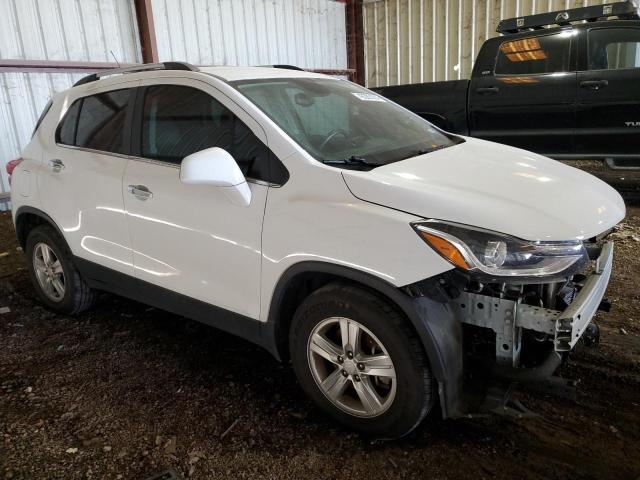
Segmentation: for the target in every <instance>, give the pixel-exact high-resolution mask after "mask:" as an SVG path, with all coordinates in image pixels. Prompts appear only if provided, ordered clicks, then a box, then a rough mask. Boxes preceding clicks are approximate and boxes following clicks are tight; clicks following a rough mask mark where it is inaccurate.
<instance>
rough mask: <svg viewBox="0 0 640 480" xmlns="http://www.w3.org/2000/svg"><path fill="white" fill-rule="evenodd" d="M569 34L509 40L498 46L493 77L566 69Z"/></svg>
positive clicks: (569, 47) (569, 45) (567, 66)
mask: <svg viewBox="0 0 640 480" xmlns="http://www.w3.org/2000/svg"><path fill="white" fill-rule="evenodd" d="M570 52H571V35H567V32H562V33H557V34H554V35H543V36H539V37H530V38H520V39H518V40H510V41H507V42H504V43H503V44H502V45H500V49H499V50H498V57H497V59H496V68H495V73H496V74H497V75H534V74H541V73H556V72H566V71H568V70H569V57H570Z"/></svg>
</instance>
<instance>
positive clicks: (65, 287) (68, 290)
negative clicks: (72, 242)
mask: <svg viewBox="0 0 640 480" xmlns="http://www.w3.org/2000/svg"><path fill="white" fill-rule="evenodd" d="M25 253H26V255H27V264H28V266H29V275H30V277H31V282H32V283H33V286H34V288H35V289H36V292H37V293H38V296H39V297H40V299H41V300H42V302H44V303H45V304H46V305H47V307H48V308H49V309H51V310H54V311H56V312H59V313H79V312H82V311H84V310H86V309H87V308H89V307H90V306H91V304H92V303H93V301H94V298H95V293H94V291H93V290H92V289H91V288H89V286H88V285H87V283H86V282H85V281H84V280H83V279H82V277H81V276H80V272H79V271H78V269H77V268H76V267H75V265H74V263H73V256H72V255H71V252H70V250H69V248H68V247H67V244H66V243H65V241H64V240H63V239H62V238H61V237H60V235H59V234H58V233H57V232H56V231H55V230H54V229H53V228H52V227H51V226H49V225H40V226H38V227H36V228H34V229H33V230H31V231H30V232H29V235H28V236H27V244H26V250H25Z"/></svg>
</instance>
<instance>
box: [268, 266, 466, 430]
mask: <svg viewBox="0 0 640 480" xmlns="http://www.w3.org/2000/svg"><path fill="white" fill-rule="evenodd" d="M306 273H317V274H329V275H333V276H336V277H341V278H343V279H346V280H351V281H353V282H357V283H359V284H361V285H364V286H366V287H369V288H371V289H372V290H374V291H376V292H377V293H379V294H381V295H384V296H385V297H386V298H388V299H389V300H390V301H391V302H393V303H394V304H395V305H396V307H398V308H399V309H400V310H401V311H402V313H404V315H405V316H406V317H407V318H408V319H409V321H410V322H411V324H412V326H413V327H414V330H415V331H416V333H417V334H418V337H419V339H420V341H421V343H422V345H423V347H424V350H425V353H426V354H427V357H428V359H429V364H430V367H431V370H432V373H433V375H434V376H435V378H436V379H437V380H438V383H439V396H440V403H441V408H442V414H443V417H445V418H446V417H458V416H461V415H463V407H462V405H461V401H462V380H463V376H462V363H463V362H462V359H463V356H462V326H461V324H460V322H459V321H457V320H456V318H455V316H454V313H453V311H452V310H451V308H450V307H449V306H448V305H447V304H443V303H439V302H436V301H434V300H431V299H429V298H426V297H421V298H411V297H409V296H408V295H407V294H405V293H404V292H403V291H402V290H400V289H398V288H397V287H395V286H394V285H392V284H390V283H388V282H386V281H384V280H382V279H380V278H378V277H375V276H373V275H370V274H368V273H364V272H361V271H359V270H355V269H352V268H349V267H345V266H341V265H335V264H331V263H324V262H314V261H308V262H300V263H297V264H295V265H293V266H291V267H289V268H288V269H287V270H286V271H285V272H284V273H283V274H282V276H281V277H280V279H279V281H278V283H277V285H276V287H275V289H274V292H273V296H272V297H271V306H270V309H269V317H268V321H267V328H266V329H265V330H264V334H265V335H267V336H271V338H266V339H265V341H266V343H267V344H268V345H273V346H274V347H275V346H276V345H277V343H278V337H279V336H280V335H281V332H279V331H278V325H279V323H280V322H282V321H283V320H284V319H281V318H280V312H281V309H282V306H283V304H284V301H285V298H286V294H287V290H288V289H289V287H290V286H291V285H292V282H294V281H295V277H296V276H298V275H300V274H306ZM276 355H277V354H276ZM277 356H278V357H279V355H277Z"/></svg>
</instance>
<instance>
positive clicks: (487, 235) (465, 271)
mask: <svg viewBox="0 0 640 480" xmlns="http://www.w3.org/2000/svg"><path fill="white" fill-rule="evenodd" d="M425 224H426V225H427V226H426V227H423V225H425ZM441 225H442V223H439V224H438V225H435V226H432V225H431V224H427V223H426V222H425V223H421V224H419V226H418V227H417V228H416V230H419V233H420V234H422V235H423V237H425V236H426V235H425V232H426V233H427V235H429V236H427V237H426V238H425V241H427V243H429V244H430V245H431V246H432V247H434V249H436V251H438V252H439V253H440V254H441V255H443V256H444V257H445V258H447V259H448V260H449V261H451V262H452V263H454V264H456V266H457V267H458V268H456V269H455V270H451V271H449V272H446V273H444V274H442V275H440V276H439V277H438V278H437V279H431V280H430V281H424V282H418V283H416V284H413V285H410V286H408V287H406V292H407V293H408V294H409V295H410V296H412V297H413V298H419V297H427V298H430V299H432V300H435V301H438V302H440V303H445V304H446V305H447V306H448V309H450V311H451V312H452V317H453V318H454V319H455V320H456V321H457V322H459V323H460V325H461V328H462V345H461V346H460V348H461V353H462V354H461V358H462V361H463V368H462V372H461V375H460V377H461V378H458V379H457V381H458V382H459V383H461V385H459V386H458V388H457V390H458V391H459V392H464V399H460V401H459V402H457V405H456V406H455V408H449V411H456V412H457V413H458V415H460V414H469V413H475V412H477V411H478V410H479V409H480V406H481V405H482V404H483V401H484V400H485V397H486V395H487V392H488V389H489V387H490V386H491V385H495V384H496V383H500V382H502V384H503V385H510V384H511V383H513V382H518V383H532V384H535V383H538V384H541V383H542V382H550V380H551V379H552V376H553V374H554V372H555V370H556V369H557V368H558V366H559V365H560V363H561V362H562V360H563V359H564V358H565V357H566V355H567V354H568V352H570V351H571V350H572V349H573V348H574V347H575V346H576V344H577V343H578V342H579V341H580V340H581V339H582V340H583V341H584V343H586V344H587V345H597V343H598V338H599V331H598V328H597V326H596V324H595V323H593V321H592V320H593V317H594V315H595V313H596V312H597V311H598V310H607V311H608V309H609V307H610V304H609V303H608V302H607V301H606V300H603V297H604V294H605V290H606V288H607V285H608V283H609V278H610V276H611V270H612V263H613V243H612V242H609V241H606V238H605V237H606V234H603V235H601V236H599V237H597V238H592V239H589V240H586V241H580V242H574V243H572V244H568V243H567V244H566V245H561V246H560V247H559V246H558V244H557V243H556V244H552V243H551V242H548V244H547V245H548V246H550V248H548V249H547V250H548V252H549V253H548V254H545V253H544V252H543V253H540V251H541V248H542V247H540V248H539V245H541V244H542V242H539V243H538V244H537V245H536V244H533V243H527V242H521V243H522V244H523V245H516V244H512V245H509V241H510V239H509V238H506V240H502V239H501V238H496V237H495V235H494V234H493V233H492V232H484V231H480V235H477V234H476V230H473V231H472V235H467V237H466V238H463V240H461V239H460V237H462V234H461V230H462V229H461V228H460V227H459V226H457V225H455V226H454V227H452V228H446V229H443V228H442V227H441ZM421 227H423V228H421ZM447 227H448V225H447ZM414 228H415V227H414ZM468 231H469V230H468V227H465V229H464V230H463V233H464V232H468ZM607 233H608V232H607ZM434 237H436V238H434ZM439 240H444V242H441V243H440V244H439V245H435V246H434V244H436V243H437V242H438V241H439ZM499 241H500V242H502V241H504V242H505V244H506V246H505V245H502V246H496V243H497V242H499ZM445 242H446V243H447V244H448V245H445ZM473 242H476V245H473ZM470 244H471V245H470ZM547 245H544V244H542V246H543V247H546V246H547ZM572 245H575V247H574V246H572ZM578 245H579V246H578ZM500 248H501V249H502V253H500V254H499V255H498V257H499V258H498V259H497V261H496V255H495V252H496V250H498V249H500ZM536 248H538V250H536ZM483 254H485V255H484V257H483V258H481V257H482V255H483ZM528 254H530V255H528ZM536 255H538V258H533V257H535V256H536ZM540 267H542V270H544V269H546V270H547V271H546V272H545V273H543V274H537V273H539V272H540V271H541V268H540ZM501 269H502V271H500V270H501ZM536 269H537V270H536ZM500 273H506V274H503V275H501V274H500ZM451 381H453V379H451ZM506 390H509V391H510V388H508V387H507V388H506Z"/></svg>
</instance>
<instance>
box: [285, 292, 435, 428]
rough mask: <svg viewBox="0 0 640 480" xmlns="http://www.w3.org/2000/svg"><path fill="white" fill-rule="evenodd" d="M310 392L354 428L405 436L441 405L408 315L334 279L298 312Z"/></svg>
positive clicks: (295, 356)
mask: <svg viewBox="0 0 640 480" xmlns="http://www.w3.org/2000/svg"><path fill="white" fill-rule="evenodd" d="M289 348H290V354H291V360H292V363H293V369H294V371H295V373H296V376H297V378H298V381H299V383H300V385H301V386H302V389H303V390H304V391H305V392H306V393H307V395H309V397H311V399H312V400H313V401H314V402H315V403H316V404H317V405H318V406H319V407H320V408H321V409H322V410H324V411H325V412H326V413H328V414H329V415H330V416H332V417H333V418H334V419H336V420H337V421H338V422H340V423H342V424H343V425H345V426H346V427H348V428H349V429H352V430H357V431H359V432H362V433H364V434H366V435H369V436H374V437H376V438H399V437H402V436H404V435H406V434H408V433H409V432H411V431H412V430H413V429H414V428H415V427H417V426H418V425H419V424H420V422H421V421H422V420H423V419H424V417H425V416H426V415H427V413H428V412H429V411H430V409H431V407H432V406H433V404H434V399H435V395H434V379H433V377H432V374H431V371H430V369H429V365H428V362H427V358H426V356H425V353H424V351H423V349H422V347H421V344H420V342H419V341H418V339H417V337H416V335H415V333H414V332H413V331H412V330H411V328H409V325H408V323H407V321H406V319H405V318H404V317H403V316H402V315H401V314H400V313H399V312H398V311H397V309H395V308H394V307H393V306H392V305H391V304H390V303H389V302H388V301H386V300H385V299H383V298H381V297H380V296H378V295H377V294H375V293H372V292H370V291H368V290H365V289H362V288H359V287H357V286H351V285H344V284H329V285H327V286H325V287H322V288H320V289H319V290H317V291H315V292H314V293H312V294H311V295H310V296H309V297H307V298H306V299H305V300H304V301H303V302H302V304H301V305H300V306H299V307H298V309H297V310H296V312H295V315H294V318H293V322H292V325H291V329H290V334H289Z"/></svg>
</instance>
